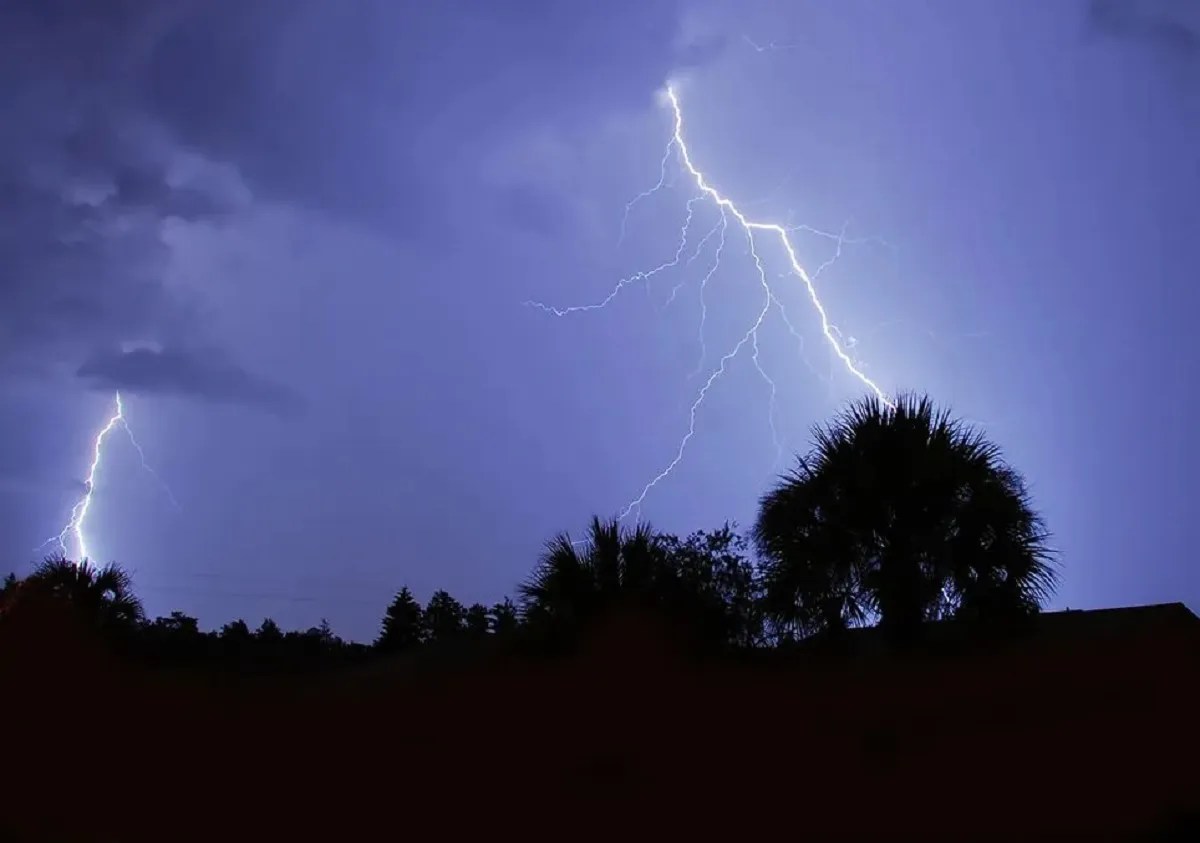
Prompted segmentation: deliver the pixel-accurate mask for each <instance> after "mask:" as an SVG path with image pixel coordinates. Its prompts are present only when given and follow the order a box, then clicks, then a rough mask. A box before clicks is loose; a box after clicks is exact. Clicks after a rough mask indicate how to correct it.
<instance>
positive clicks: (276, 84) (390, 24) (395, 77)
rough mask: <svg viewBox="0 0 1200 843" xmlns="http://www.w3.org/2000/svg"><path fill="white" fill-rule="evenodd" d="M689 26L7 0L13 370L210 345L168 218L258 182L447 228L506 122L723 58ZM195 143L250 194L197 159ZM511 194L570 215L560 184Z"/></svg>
mask: <svg viewBox="0 0 1200 843" xmlns="http://www.w3.org/2000/svg"><path fill="white" fill-rule="evenodd" d="M448 6H451V7H453V8H452V9H449V10H448V8H447V7H448ZM678 20H679V9H678V0H612V2H611V3H595V4H563V3H560V2H555V0H524V2H522V3H519V4H516V5H515V6H514V5H513V4H497V3H494V2H491V0H447V2H446V3H436V4H426V3H396V2H393V0H347V2H344V3H328V2H325V0H258V2H253V3H247V2H244V0H191V1H190V2H189V0H99V2H92V3H78V2H75V0H9V2H5V3H0V105H3V107H4V115H5V118H4V119H5V125H6V127H7V128H8V130H7V131H5V132H0V213H2V214H3V217H4V219H5V222H6V224H5V227H4V229H3V231H0V373H11V372H12V371H13V370H20V371H23V372H25V373H29V372H40V371H42V370H54V371H72V370H74V368H75V367H76V366H77V365H78V363H79V361H80V360H82V359H84V358H85V357H86V356H87V354H88V353H90V351H91V349H94V348H97V347H102V348H111V347H119V346H120V344H121V343H122V342H126V341H129V340H143V339H147V340H154V341H157V342H160V343H162V344H163V345H165V346H168V347H179V346H181V345H182V346H184V347H194V346H196V345H197V344H207V343H210V342H211V341H212V339H211V337H208V336H206V335H205V326H204V322H203V318H202V317H201V315H200V314H199V313H198V312H197V311H196V309H195V308H194V307H193V306H192V305H190V304H189V303H188V302H186V301H184V300H182V299H181V298H180V296H179V294H178V292H177V291H173V290H171V289H170V288H169V287H167V286H166V285H165V284H164V277H165V275H166V272H167V269H168V267H169V266H170V260H171V252H170V250H169V248H168V246H167V245H166V244H165V243H164V240H163V237H162V231H163V224H164V222H165V221H167V220H169V219H170V218H182V219H184V220H190V221H198V220H208V219H219V218H222V217H224V216H225V215H226V214H227V213H228V212H229V209H230V208H231V207H234V206H236V205H237V202H239V201H243V200H241V199H239V198H238V197H239V196H240V195H241V194H239V192H238V191H239V190H240V191H243V192H244V193H245V194H246V195H253V196H254V197H255V198H256V199H261V200H265V201H273V202H280V203H285V204H292V205H296V206H300V207H303V208H306V209H310V210H316V211H318V212H320V213H323V214H329V215H332V216H335V217H338V218H342V219H347V220H351V221H355V222H360V223H366V224H368V225H369V226H371V227H373V228H375V229H377V230H382V231H385V232H386V234H387V236H388V238H389V239H396V238H402V237H408V238H422V237H425V236H434V235H436V236H447V235H445V234H443V232H444V231H446V230H449V229H451V228H452V226H450V225H447V223H448V222H454V221H455V219H457V218H456V217H454V216H453V215H454V214H455V213H456V209H455V208H454V207H453V203H448V202H446V201H441V200H442V197H443V196H444V195H445V193H446V190H447V180H448V179H452V178H456V177H458V175H459V174H460V172H461V171H469V170H471V168H476V169H477V168H478V166H479V161H480V160H482V159H483V158H484V157H485V156H486V154H487V153H488V152H489V151H490V145H491V144H492V143H493V141H492V140H491V139H492V138H494V137H502V136H503V135H504V132H505V131H506V130H509V129H512V127H515V126H521V125H523V124H524V121H528V120H530V119H531V118H540V117H541V116H543V115H546V114H551V113H552V114H554V115H555V116H556V118H557V117H563V118H564V119H570V117H571V115H576V116H578V117H579V119H581V120H583V119H586V120H589V121H594V120H595V119H596V116H597V115H598V114H604V113H606V111H610V110H612V109H614V108H621V107H625V106H631V107H636V108H638V109H639V110H641V109H644V108H645V107H646V105H647V103H648V102H649V97H650V95H651V92H652V91H653V90H654V89H655V88H657V87H658V86H660V85H661V84H662V83H663V82H664V81H665V80H666V78H667V76H668V74H669V73H670V71H671V70H672V69H673V68H674V67H676V66H678V64H679V62H680V61H683V62H684V63H695V62H697V61H703V60H705V58H704V57H705V56H707V55H708V54H709V53H710V52H711V51H712V50H713V49H715V48H716V47H715V46H714V45H713V44H708V43H704V44H698V45H697V44H692V45H689V46H686V47H681V48H680V49H681V50H682V51H683V52H682V53H680V52H679V50H674V49H673V48H672V47H671V46H670V45H671V44H672V43H673V40H674V37H675V34H676V29H677V27H678ZM480 68H489V69H490V70H489V71H488V72H484V73H481V71H480ZM451 151H453V154H455V155H456V156H457V157H456V158H454V159H453V160H448V159H447V155H448V154H451ZM197 160H199V161H200V162H202V163H204V164H206V165H209V166H211V167H217V166H218V165H222V166H227V167H228V168H230V170H231V172H233V173H235V174H236V177H235V178H234V179H233V181H235V182H236V183H237V184H236V188H237V189H233V188H230V187H229V185H227V184H224V183H222V182H220V180H219V179H216V178H215V177H212V178H210V177H208V176H202V177H195V174H194V172H193V171H194V170H195V167H192V168H191V169H190V170H189V169H188V168H187V167H183V166H182V163H181V162H187V161H190V162H192V163H195V161H197ZM184 171H188V172H192V176H193V177H191V178H190V179H189V178H185V177H184V176H183V175H181V173H183V172H184ZM463 184H465V185H466V187H465V190H467V191H473V190H478V189H479V188H478V184H477V178H476V181H474V182H472V181H471V180H470V177H468V178H467V180H466V181H465V182H463ZM496 201H498V202H499V204H500V205H501V206H502V207H505V208H506V210H507V211H509V212H511V213H512V214H513V215H514V220H516V221H519V222H521V223H522V224H525V225H529V226H533V227H535V228H542V229H547V230H553V229H554V227H555V217H556V214H557V213H558V211H557V210H556V209H555V208H554V207H553V206H552V203H551V202H550V201H549V199H548V198H547V197H545V196H534V195H532V194H529V193H521V192H519V191H518V192H516V193H512V194H510V195H507V196H501V197H498V198H497V199H496Z"/></svg>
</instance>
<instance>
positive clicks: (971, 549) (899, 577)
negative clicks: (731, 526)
mask: <svg viewBox="0 0 1200 843" xmlns="http://www.w3.org/2000/svg"><path fill="white" fill-rule="evenodd" d="M814 438H815V442H814V447H813V449H812V451H811V452H810V453H809V454H807V455H806V456H803V457H800V458H799V461H798V464H797V466H796V468H795V469H794V470H793V471H792V472H790V473H789V474H787V475H785V476H784V477H783V478H781V481H780V482H779V484H778V485H777V486H776V487H775V488H773V489H772V490H771V491H769V492H768V493H767V494H766V495H765V496H763V498H762V500H761V501H760V508H759V516H758V522H757V524H756V525H755V529H754V539H755V544H756V545H757V547H758V550H759V553H760V555H761V557H762V565H763V575H764V587H765V595H764V605H765V608H766V610H767V611H768V612H769V613H770V615H771V616H772V617H773V618H775V620H776V621H777V622H778V623H779V624H780V625H781V627H782V628H783V629H784V630H785V631H787V632H792V633H798V634H800V635H807V634H811V633H814V632H821V631H836V630H839V629H844V628H845V627H848V626H856V625H861V624H863V623H865V622H867V621H868V620H869V619H871V618H872V617H877V618H878V619H879V622H880V625H881V627H883V628H884V629H886V630H887V631H888V632H889V634H891V635H893V636H895V637H899V638H906V637H909V636H911V635H912V634H914V633H915V632H916V631H917V629H918V628H919V626H920V624H921V623H922V622H924V621H929V620H936V619H940V618H945V617H965V618H972V619H977V620H993V619H996V618H1011V617H1013V616H1020V615H1025V614H1029V613H1032V612H1036V611H1037V610H1038V609H1039V608H1040V607H1041V605H1042V604H1043V603H1044V602H1045V600H1047V599H1048V598H1049V596H1050V595H1051V593H1052V592H1053V589H1054V586H1055V583H1056V575H1055V568H1054V564H1053V562H1054V553H1053V551H1051V550H1050V549H1049V548H1048V547H1047V539H1048V537H1049V534H1048V533H1047V531H1046V529H1045V526H1044V525H1043V523H1042V520H1041V518H1040V517H1039V516H1038V514H1037V513H1036V512H1035V511H1034V510H1033V508H1032V506H1031V504H1030V500H1029V495H1028V492H1027V490H1026V487H1025V483H1024V481H1023V479H1022V478H1021V476H1020V475H1019V474H1018V473H1017V472H1016V471H1015V470H1013V469H1012V468H1011V467H1010V466H1008V465H1007V464H1006V463H1005V461H1004V460H1003V459H1002V456H1001V453H1000V450H999V448H998V447H997V446H996V445H994V444H993V443H991V442H990V441H988V440H987V439H986V438H985V437H984V436H983V435H982V434H981V433H980V432H979V431H977V430H975V429H973V428H971V427H969V426H967V425H965V424H963V423H962V422H960V421H957V420H955V419H953V418H952V417H951V416H950V415H949V413H947V412H945V411H942V410H937V409H935V408H934V406H933V404H932V402H931V401H930V400H929V399H928V398H927V397H912V396H902V397H901V398H900V399H899V400H898V401H897V402H896V403H895V405H890V404H886V403H884V402H883V401H880V400H878V399H877V398H874V397H868V398H866V399H863V400H860V401H857V402H855V403H853V404H851V406H850V407H849V408H848V409H847V410H846V411H845V412H844V413H843V414H842V415H840V416H839V417H838V418H837V419H835V420H834V421H833V423H832V424H830V425H828V426H825V427H820V428H818V429H817V430H816V431H815V434H814Z"/></svg>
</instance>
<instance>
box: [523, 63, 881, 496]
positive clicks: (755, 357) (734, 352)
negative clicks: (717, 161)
mask: <svg viewBox="0 0 1200 843" xmlns="http://www.w3.org/2000/svg"><path fill="white" fill-rule="evenodd" d="M770 46H771V47H776V46H777V45H770ZM763 49H766V48H763ZM665 93H666V100H667V102H668V103H669V105H670V108H671V112H672V115H673V118H674V119H673V131H672V133H671V138H670V140H669V141H668V143H667V147H666V150H665V151H664V153H663V157H662V161H661V165H660V174H659V179H658V182H657V184H655V185H654V186H653V187H652V188H650V189H649V190H645V191H643V192H642V193H640V194H638V195H637V196H635V197H634V198H633V200H631V201H630V202H629V203H628V204H626V206H625V213H624V215H623V217H622V219H621V238H622V239H624V236H625V229H626V224H627V221H628V218H629V214H630V211H631V210H632V209H633V207H634V206H635V205H637V204H638V203H639V202H641V201H643V200H645V199H647V198H649V197H650V196H652V195H654V194H655V193H657V192H658V191H659V190H661V189H662V188H663V187H664V186H666V185H667V181H668V174H667V167H668V164H669V162H670V160H671V158H672V156H673V155H674V156H675V158H676V159H677V160H678V162H679V165H680V167H681V169H682V172H683V173H684V174H685V175H687V176H688V177H689V178H690V179H691V181H692V183H693V184H694V186H695V190H696V193H695V194H694V195H693V196H692V198H690V199H689V200H688V203H687V216H686V219H685V220H684V223H683V226H682V227H681V229H680V238H679V245H678V247H677V248H676V250H675V253H674V255H673V257H672V258H671V259H670V260H668V261H666V262H664V263H662V264H660V265H659V266H657V267H655V268H653V269H650V270H643V271H639V272H636V273H634V274H633V275H630V276H628V277H626V278H623V279H621V280H619V281H618V282H617V283H616V284H615V285H614V287H613V288H612V290H611V291H610V292H609V293H608V295H607V296H605V297H604V298H603V299H601V300H600V301H598V302H595V303H593V304H584V305H575V306H571V307H552V306H549V305H546V304H542V303H540V302H527V304H529V305H531V306H533V307H537V308H539V309H541V310H543V311H545V312H547V313H550V314H552V315H554V316H558V317H563V316H568V315H571V314H576V313H583V312H587V311H592V310H599V309H601V308H604V307H606V306H607V305H608V304H609V303H611V302H612V301H613V300H614V299H615V298H616V297H617V296H618V295H619V294H620V293H621V291H622V290H624V289H625V288H626V287H628V286H630V285H632V284H635V283H637V282H646V284H647V289H649V283H650V281H651V280H652V279H653V278H654V276H656V275H658V274H660V273H662V272H664V271H666V270H667V269H670V268H672V267H676V266H678V265H679V264H680V262H681V260H682V258H683V255H684V253H685V251H686V249H687V243H688V237H689V233H690V228H691V224H692V220H693V215H694V212H695V206H696V203H697V202H698V201H700V200H708V201H710V202H711V203H712V204H713V205H714V206H715V208H716V209H717V211H718V212H719V213H720V220H719V221H718V223H717V224H716V226H714V227H713V229H712V230H710V231H709V232H708V233H707V234H706V235H705V236H704V238H703V239H702V240H701V241H700V243H699V245H698V246H697V247H696V248H695V250H694V252H693V253H692V255H691V256H690V257H689V258H687V260H686V264H685V265H690V264H691V263H692V262H693V261H695V260H696V259H697V258H698V257H699V255H700V254H701V253H702V252H703V250H704V248H705V245H706V244H707V243H708V241H710V240H711V239H712V238H713V237H715V236H717V234H718V233H719V235H720V240H719V244H718V246H717V249H716V253H715V255H714V257H713V261H712V263H711V264H710V267H709V269H708V271H707V273H706V274H705V275H704V276H703V277H702V279H701V282H700V303H701V322H700V343H701V345H700V347H701V357H700V362H699V364H698V366H697V370H696V372H695V374H699V373H700V372H701V371H702V370H703V367H704V362H705V357H706V356H707V351H706V348H705V345H704V326H705V321H706V319H707V315H708V309H707V304H706V303H705V299H704V290H705V287H706V285H707V284H708V281H709V279H711V278H712V276H713V274H714V273H715V272H716V270H717V268H718V267H719V266H720V263H721V255H722V252H723V250H724V249H725V245H726V235H727V232H728V229H729V227H730V226H731V225H733V226H734V227H735V228H736V229H740V231H741V233H742V234H743V235H744V236H745V238H746V244H747V247H748V250H749V253H750V255H751V257H752V258H753V261H754V267H755V270H756V273H757V276H758V281H759V286H760V287H761V289H762V303H761V307H760V308H759V310H758V312H757V317H756V318H755V319H754V321H753V322H752V323H751V324H750V326H749V328H748V329H747V330H746V331H745V333H743V334H742V335H741V338H740V339H739V340H738V342H737V343H736V344H735V345H734V347H733V348H732V349H731V350H729V351H728V352H727V353H726V354H725V355H724V356H722V357H721V358H720V359H719V360H718V361H717V364H716V367H715V368H714V369H713V370H712V371H711V372H710V373H709V375H708V377H707V379H706V380H705V381H704V383H703V384H702V386H701V388H700V391H699V393H698V394H697V396H696V398H695V400H694V401H693V402H692V405H691V407H690V409H689V412H688V426H687V431H686V432H685V433H684V435H683V437H682V439H681V440H680V442H679V446H678V448H677V449H676V451H675V454H674V457H673V458H672V459H671V460H670V461H669V462H668V463H667V465H666V466H665V467H664V468H663V469H662V470H661V471H660V472H658V473H657V474H656V475H655V476H654V477H653V478H652V479H651V480H650V481H649V482H648V483H646V484H645V486H644V487H643V488H642V490H641V492H640V493H639V494H638V495H637V496H635V497H634V498H633V499H632V500H631V501H630V502H629V503H628V504H627V505H626V506H625V508H624V509H623V510H622V511H621V513H620V518H622V519H624V518H625V517H627V516H628V515H629V514H630V513H632V512H634V511H635V510H637V511H638V512H639V514H640V510H641V506H642V503H643V502H644V501H645V499H646V496H647V495H649V493H650V491H651V490H652V489H654V488H655V487H656V486H657V485H658V484H659V483H661V482H662V481H663V480H665V479H666V478H667V477H668V476H669V475H670V474H671V472H672V471H674V470H675V468H676V467H677V466H678V465H679V463H680V462H681V461H682V460H683V458H684V454H685V452H686V451H687V447H688V444H689V443H690V442H691V440H692V438H693V437H694V436H695V434H696V420H697V416H698V414H699V412H700V410H701V407H702V406H703V404H704V401H705V399H706V398H707V396H708V393H709V391H710V390H711V389H712V387H713V385H714V384H715V383H716V382H717V381H718V380H719V379H720V378H721V376H722V375H724V374H725V371H726V369H727V368H728V366H729V364H730V362H731V361H732V360H733V359H734V358H736V357H737V356H738V355H739V354H740V353H742V351H743V349H745V348H746V347H747V346H749V347H750V349H751V351H750V356H751V362H752V363H753V365H754V368H755V370H756V371H757V372H758V375H759V376H760V377H761V378H762V380H763V381H764V383H765V384H766V385H767V388H768V390H769V396H770V398H769V405H768V424H769V426H770V429H771V437H772V442H773V444H774V446H775V451H776V461H777V464H778V461H779V460H780V459H782V456H783V443H782V441H781V439H780V437H779V433H778V429H777V428H776V424H775V418H776V396H777V393H778V390H777V388H776V385H775V382H774V381H773V380H772V379H771V377H770V376H769V374H768V373H767V371H766V370H765V369H764V368H763V366H762V362H761V360H760V357H759V343H758V332H759V330H760V328H762V326H763V322H764V320H765V319H766V318H767V315H768V314H769V313H770V312H771V310H772V308H776V309H777V310H778V312H779V314H780V315H781V317H782V319H783V322H784V324H785V325H786V327H787V329H788V331H789V332H790V333H791V335H792V336H793V337H795V339H796V340H797V341H798V342H799V344H800V352H801V356H802V358H803V359H804V362H805V364H806V365H807V366H808V368H809V369H811V370H812V371H813V372H814V373H815V372H816V370H815V369H813V367H812V365H811V364H810V363H809V362H808V360H807V358H806V357H804V356H803V355H804V340H803V337H802V336H801V335H800V333H799V332H798V331H797V330H796V328H795V326H794V324H793V323H792V321H791V320H790V319H789V318H788V315H787V312H786V310H785V309H784V306H783V304H782V302H781V301H780V300H779V298H778V297H777V296H776V294H775V292H774V290H773V289H772V287H771V284H770V282H769V281H768V280H767V272H766V270H765V268H764V266H763V261H762V258H761V257H760V254H759V243H758V238H759V237H760V236H762V235H766V236H767V237H769V238H774V239H776V240H777V241H778V242H779V245H781V246H782V247H783V251H784V254H785V255H786V258H787V263H788V273H786V274H787V275H790V276H791V277H793V278H795V279H799V280H800V282H801V284H802V285H803V287H804V290H805V292H806V294H807V298H808V301H809V302H810V303H811V305H812V307H813V309H814V310H815V311H816V314H817V317H818V318H819V321H820V326H821V333H822V335H823V337H824V339H825V342H826V344H827V345H828V346H829V348H830V350H831V351H832V353H833V357H834V358H835V359H836V361H837V362H838V363H840V364H841V366H842V367H843V368H844V369H845V371H846V372H848V373H849V374H850V375H851V376H852V377H854V378H855V379H857V380H858V381H859V382H860V383H861V384H862V385H863V386H865V387H867V388H868V389H869V390H870V391H871V392H873V393H874V394H875V395H876V396H877V397H878V399H879V400H880V401H881V402H883V403H884V404H885V405H887V406H889V407H892V406H894V404H893V402H892V401H891V400H890V399H889V398H888V397H887V396H886V395H885V394H884V392H883V390H882V389H881V388H880V387H879V385H878V384H876V383H875V381H874V380H872V379H871V378H870V377H869V376H868V375H867V374H866V373H865V372H864V371H863V369H862V368H861V365H860V364H858V363H856V361H855V360H854V359H853V358H852V357H851V356H850V353H849V350H850V349H851V348H852V347H853V340H852V339H851V340H849V341H847V340H845V339H843V334H842V332H841V331H840V330H838V328H837V327H836V326H835V325H834V324H833V323H832V322H831V321H830V317H829V313H828V311H827V310H826V308H825V305H824V304H823V303H822V301H821V298H820V296H819V295H818V293H817V288H816V283H815V282H816V279H817V278H819V276H820V274H821V272H822V271H824V270H825V269H826V268H828V267H829V266H830V265H831V264H832V263H833V262H834V261H836V260H837V259H838V257H839V256H840V255H841V251H842V246H843V244H844V243H846V242H848V241H846V239H845V231H844V230H843V231H842V233H841V234H837V235H834V234H828V233H826V232H820V231H816V230H815V229H811V228H809V227H807V226H791V225H782V224H780V223H776V222H767V221H761V220H755V219H751V218H750V217H748V216H747V215H746V213H745V212H743V210H742V208H741V207H739V205H738V204H736V203H735V202H734V201H733V200H732V199H730V198H729V197H727V196H725V195H724V194H722V193H721V192H720V191H718V190H717V189H716V188H715V187H714V186H713V185H712V183H711V182H710V181H709V178H708V176H706V175H705V173H704V172H703V171H702V170H701V169H700V168H699V167H698V166H697V165H696V163H695V161H694V160H693V159H692V154H691V150H690V149H689V148H688V145H687V142H686V140H685V138H684V134H685V132H684V117H683V108H682V106H681V105H680V101H679V96H678V94H677V92H676V90H675V88H674V87H673V86H670V85H669V86H668V87H667V88H666V92H665ZM800 230H803V231H809V232H812V233H816V234H821V235H823V236H826V237H831V238H832V239H835V240H836V241H837V251H836V253H835V254H834V256H833V257H832V258H830V259H829V260H828V261H826V262H825V263H824V264H822V265H821V266H820V267H818V268H817V270H816V271H814V272H813V273H811V274H810V273H809V272H808V270H806V269H805V268H804V266H803V265H802V264H801V262H800V259H799V257H798V256H797V250H796V247H795V245H794V244H793V242H792V238H791V234H792V233H794V232H796V231H800ZM682 286H683V282H681V283H679V284H677V285H676V286H675V287H674V288H673V289H672V291H671V295H670V298H669V299H668V300H667V305H670V303H671V302H672V301H674V299H675V296H676V294H677V293H678V291H679V289H680V288H681V287H682Z"/></svg>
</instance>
